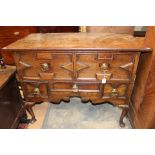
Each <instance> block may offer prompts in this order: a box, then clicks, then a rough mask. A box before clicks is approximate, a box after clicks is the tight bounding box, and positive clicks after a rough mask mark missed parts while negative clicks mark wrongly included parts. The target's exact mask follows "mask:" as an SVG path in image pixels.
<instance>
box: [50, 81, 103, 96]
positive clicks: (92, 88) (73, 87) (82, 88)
mask: <svg viewBox="0 0 155 155" xmlns="http://www.w3.org/2000/svg"><path fill="white" fill-rule="evenodd" d="M50 90H51V91H52V92H72V93H79V92H86V93H89V92H90V93H93V92H94V93H99V92H100V84H98V83H97V84H96V83H94V84H92V83H77V82H75V83H72V82H68V83H67V82H66V83H61V82H55V83H51V84H50Z"/></svg>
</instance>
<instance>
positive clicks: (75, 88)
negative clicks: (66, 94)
mask: <svg viewBox="0 0 155 155" xmlns="http://www.w3.org/2000/svg"><path fill="white" fill-rule="evenodd" d="M72 89H73V92H75V93H76V92H78V86H77V84H73V87H72Z"/></svg>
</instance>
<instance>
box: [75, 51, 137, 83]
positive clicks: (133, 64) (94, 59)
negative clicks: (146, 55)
mask: <svg viewBox="0 0 155 155" xmlns="http://www.w3.org/2000/svg"><path fill="white" fill-rule="evenodd" d="M138 58H139V54H138V53H137V54H136V53H135V54H133V53H119V52H117V53H116V52H115V53H114V52H108V53H98V54H91V53H90V54H83V53H82V54H77V64H80V65H81V66H82V65H83V68H82V67H81V68H80V67H78V66H77V69H78V71H77V79H78V80H102V79H103V78H106V79H107V80H110V81H120V80H124V81H131V80H133V77H132V75H133V72H134V70H136V68H137V63H138Z"/></svg>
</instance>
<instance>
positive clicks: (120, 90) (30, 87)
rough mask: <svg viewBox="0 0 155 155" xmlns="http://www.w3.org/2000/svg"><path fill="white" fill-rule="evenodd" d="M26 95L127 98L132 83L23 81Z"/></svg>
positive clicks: (106, 98)
mask: <svg viewBox="0 0 155 155" xmlns="http://www.w3.org/2000/svg"><path fill="white" fill-rule="evenodd" d="M22 86H23V89H24V95H25V96H26V97H28V98H40V99H48V98H52V97H55V95H59V98H61V97H63V96H66V95H67V96H68V97H70V96H81V97H89V98H90V99H91V98H94V97H96V98H100V99H102V100H103V101H104V100H106V101H107V100H113V99H119V100H126V99H128V96H129V95H130V89H131V84H130V85H129V84H127V83H107V84H101V83H78V82H76V83H72V82H65V83H63V82H52V83H51V82H48V81H42V82H40V81H39V82H36V81H29V82H28V81H27V82H24V83H22Z"/></svg>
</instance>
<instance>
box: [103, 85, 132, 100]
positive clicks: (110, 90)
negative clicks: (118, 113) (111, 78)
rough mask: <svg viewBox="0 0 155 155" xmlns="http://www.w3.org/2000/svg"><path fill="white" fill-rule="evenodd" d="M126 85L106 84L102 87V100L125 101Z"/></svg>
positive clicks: (126, 94) (126, 95)
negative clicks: (114, 99)
mask: <svg viewBox="0 0 155 155" xmlns="http://www.w3.org/2000/svg"><path fill="white" fill-rule="evenodd" d="M128 88H129V86H128V84H126V83H107V84H104V85H103V87H102V94H103V96H102V98H103V99H108V98H111V99H112V98H118V99H127V97H128V91H129V90H128Z"/></svg>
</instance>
